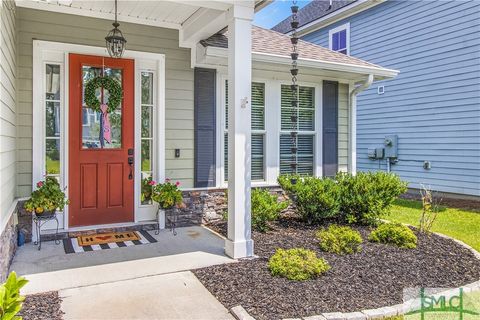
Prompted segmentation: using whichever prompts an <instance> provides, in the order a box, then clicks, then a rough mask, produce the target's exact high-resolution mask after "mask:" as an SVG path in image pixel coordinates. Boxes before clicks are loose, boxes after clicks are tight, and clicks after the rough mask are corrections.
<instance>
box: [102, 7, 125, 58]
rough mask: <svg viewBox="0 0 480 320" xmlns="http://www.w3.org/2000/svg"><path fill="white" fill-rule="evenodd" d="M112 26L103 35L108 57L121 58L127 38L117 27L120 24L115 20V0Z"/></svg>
mask: <svg viewBox="0 0 480 320" xmlns="http://www.w3.org/2000/svg"><path fill="white" fill-rule="evenodd" d="M112 26H113V29H112V30H110V32H109V33H108V35H107V36H106V37H105V46H106V47H107V50H108V54H109V55H110V57H112V58H121V57H122V55H123V52H124V51H125V47H126V44H127V40H126V39H125V38H124V37H123V33H122V31H120V29H118V27H119V26H120V24H119V23H118V22H117V0H115V22H114V23H112Z"/></svg>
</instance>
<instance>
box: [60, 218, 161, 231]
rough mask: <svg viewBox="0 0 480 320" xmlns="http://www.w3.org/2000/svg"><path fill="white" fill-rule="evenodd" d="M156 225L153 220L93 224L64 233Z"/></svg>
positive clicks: (72, 228) (73, 228)
mask: <svg viewBox="0 0 480 320" xmlns="http://www.w3.org/2000/svg"><path fill="white" fill-rule="evenodd" d="M152 224H157V222H156V221H155V220H149V221H142V222H122V223H109V224H95V225H90V226H81V227H71V228H68V229H65V230H64V231H65V232H81V231H91V230H99V229H116V228H128V227H141V226H144V225H152Z"/></svg>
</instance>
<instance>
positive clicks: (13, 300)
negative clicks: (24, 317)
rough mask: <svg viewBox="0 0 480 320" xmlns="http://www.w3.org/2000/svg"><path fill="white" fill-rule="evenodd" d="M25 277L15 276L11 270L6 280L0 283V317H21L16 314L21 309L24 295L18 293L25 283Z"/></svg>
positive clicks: (10, 319) (9, 318)
mask: <svg viewBox="0 0 480 320" xmlns="http://www.w3.org/2000/svg"><path fill="white" fill-rule="evenodd" d="M27 282H28V281H27V280H25V278H23V277H20V278H17V274H16V273H15V272H11V273H10V275H9V276H8V278H7V281H6V282H5V283H3V284H1V285H0V319H2V320H13V319H21V318H19V317H17V316H16V315H17V314H18V313H19V312H20V310H21V309H22V303H23V301H24V300H25V297H22V296H21V295H20V289H21V288H22V287H23V286H24V285H26V284H27Z"/></svg>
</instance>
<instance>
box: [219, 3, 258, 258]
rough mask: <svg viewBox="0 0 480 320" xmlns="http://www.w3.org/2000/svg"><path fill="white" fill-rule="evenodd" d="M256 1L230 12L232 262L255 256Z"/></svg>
mask: <svg viewBox="0 0 480 320" xmlns="http://www.w3.org/2000/svg"><path fill="white" fill-rule="evenodd" d="M253 14H254V2H253V1H238V2H235V4H234V5H233V6H232V7H231V9H230V10H229V12H228V15H227V19H228V95H229V96H228V101H229V108H228V239H227V240H226V241H225V253H226V254H227V255H228V256H230V257H232V258H243V257H250V256H252V255H253V241H252V237H251V212H250V209H251V206H250V182H251V176H250V162H251V155H250V135H251V125H250V118H251V111H250V110H251V105H250V100H251V82H252V49H251V48H252V33H251V32H252V20H253Z"/></svg>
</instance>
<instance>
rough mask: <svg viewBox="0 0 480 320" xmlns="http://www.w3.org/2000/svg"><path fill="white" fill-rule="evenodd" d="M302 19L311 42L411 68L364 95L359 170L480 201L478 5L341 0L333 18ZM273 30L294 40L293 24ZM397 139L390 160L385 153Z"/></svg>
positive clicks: (309, 9) (319, 11) (324, 5)
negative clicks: (383, 173) (389, 174)
mask: <svg viewBox="0 0 480 320" xmlns="http://www.w3.org/2000/svg"><path fill="white" fill-rule="evenodd" d="M299 19H300V21H301V24H302V25H301V26H300V27H299V34H300V36H301V37H302V39H304V40H306V41H309V42H312V43H315V44H318V45H321V46H323V47H326V48H331V49H332V50H335V51H338V52H342V53H345V54H346V55H352V56H355V57H358V58H361V59H365V60H368V61H370V62H373V63H376V64H380V65H383V66H386V67H388V68H392V69H397V70H401V73H400V74H399V76H398V77H396V78H395V79H394V80H392V81H388V83H387V82H383V81H378V82H375V83H374V85H372V86H371V87H370V89H368V90H365V91H364V92H363V93H362V94H361V95H359V96H358V100H357V106H358V113H357V116H358V117H357V168H358V170H362V171H367V170H391V171H392V172H395V173H398V174H399V175H400V176H401V177H402V178H403V179H405V180H406V181H408V182H410V187H412V188H420V187H421V186H422V185H425V186H426V187H430V188H431V189H433V190H438V191H441V192H443V193H447V196H455V195H458V194H459V195H461V196H462V197H467V198H468V197H474V198H476V199H478V197H480V42H479V36H478V35H479V32H480V4H479V3H478V1H402V0H388V1H383V0H380V1H363V0H358V1H333V6H332V8H331V9H330V10H328V1H313V2H312V3H310V4H309V5H307V6H305V7H304V8H303V9H301V10H300V12H299ZM273 30H276V31H279V32H283V33H288V32H289V30H290V26H289V25H288V21H283V22H281V23H280V24H278V25H277V26H275V27H274V28H273ZM390 138H393V140H392V139H390ZM395 139H398V140H397V141H398V154H392V155H394V156H395V157H391V158H387V156H388V155H390V154H388V155H387V154H385V155H382V150H381V149H382V148H383V147H384V143H385V141H386V140H387V141H395ZM376 151H379V152H378V154H376V153H377V152H376ZM386 151H387V149H385V152H386Z"/></svg>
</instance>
